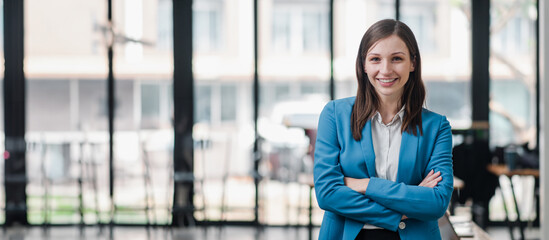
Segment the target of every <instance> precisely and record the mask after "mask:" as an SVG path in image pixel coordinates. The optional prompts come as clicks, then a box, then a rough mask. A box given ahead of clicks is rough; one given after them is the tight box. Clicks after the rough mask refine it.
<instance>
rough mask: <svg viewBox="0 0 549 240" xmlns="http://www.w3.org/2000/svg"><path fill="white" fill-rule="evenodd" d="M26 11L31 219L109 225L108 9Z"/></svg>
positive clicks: (36, 5) (30, 5)
mask: <svg viewBox="0 0 549 240" xmlns="http://www.w3.org/2000/svg"><path fill="white" fill-rule="evenodd" d="M24 6H25V13H24V14H25V16H26V18H25V76H26V79H27V100H26V101H27V107H26V108H27V114H26V116H27V120H26V124H27V126H26V131H27V132H26V136H25V138H26V141H27V143H28V147H27V164H26V165H27V176H28V179H29V182H28V185H27V189H26V190H27V206H28V221H29V223H31V224H41V223H59V224H70V223H78V222H83V223H89V224H91V223H95V222H97V221H98V220H99V219H103V221H104V222H107V221H108V215H109V214H108V211H109V209H110V207H109V201H108V187H107V186H108V182H107V180H106V179H108V168H107V166H108V164H107V163H108V161H107V158H106V156H107V155H106V153H107V148H106V143H107V141H108V139H107V134H106V129H107V127H106V122H107V118H106V98H105V96H106V95H105V89H106V84H105V79H106V76H107V68H106V66H107V58H106V57H105V56H106V46H105V38H104V36H105V35H104V33H105V30H106V17H105V16H106V10H107V9H106V3H105V2H101V1H97V2H96V1H92V2H86V3H82V2H78V3H77V2H74V1H70V0H55V1H47V2H45V1H40V0H27V1H25V4H24ZM66 9H71V11H66ZM67 19H72V20H71V21H67ZM80 180H83V181H82V184H79V181H80ZM79 196H81V197H79ZM79 209H81V210H82V211H79ZM80 212H81V214H80ZM81 216H82V217H81Z"/></svg>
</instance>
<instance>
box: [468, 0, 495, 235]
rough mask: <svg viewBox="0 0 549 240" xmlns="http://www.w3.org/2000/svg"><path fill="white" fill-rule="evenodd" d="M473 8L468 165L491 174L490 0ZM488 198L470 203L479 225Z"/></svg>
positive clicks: (482, 222) (484, 220) (477, 0)
mask: <svg viewBox="0 0 549 240" xmlns="http://www.w3.org/2000/svg"><path fill="white" fill-rule="evenodd" d="M471 10H472V23H471V24H472V25H471V33H472V49H471V50H472V56H473V59H472V74H471V95H472V103H473V104H472V120H473V124H472V126H471V129H472V131H471V132H470V133H472V135H473V139H474V142H473V144H472V146H473V149H474V152H473V153H472V158H471V159H470V160H469V161H471V162H470V163H471V166H474V167H475V168H477V169H478V173H479V175H484V176H491V175H490V174H489V173H488V172H487V170H486V165H487V164H488V163H489V162H490V159H489V157H488V156H489V153H490V149H489V140H490V126H489V118H488V116H489V113H490V108H489V101H490V97H489V96H490V69H489V62H490V0H474V1H471ZM488 203H489V200H488V199H484V198H477V199H476V200H475V202H474V203H473V205H474V206H473V207H474V208H475V209H477V211H475V215H474V216H473V219H474V220H475V222H476V223H478V224H479V225H480V226H481V227H485V226H486V224H487V223H488V221H489V216H488Z"/></svg>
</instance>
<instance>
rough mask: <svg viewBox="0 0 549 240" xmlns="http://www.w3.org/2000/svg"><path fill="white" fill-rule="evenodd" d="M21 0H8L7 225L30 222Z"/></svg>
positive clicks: (5, 33) (5, 75)
mask: <svg viewBox="0 0 549 240" xmlns="http://www.w3.org/2000/svg"><path fill="white" fill-rule="evenodd" d="M23 2H24V1H20V0H5V1H4V58H5V61H4V64H5V69H4V113H5V114H4V131H5V132H4V133H5V151H6V153H5V154H4V157H5V158H6V159H5V161H4V164H5V166H4V184H5V188H4V190H5V196H6V199H5V200H6V221H5V225H7V226H10V225H13V224H14V223H19V224H23V225H27V224H28V221H27V204H26V203H27V194H26V191H25V189H26V184H27V176H26V161H25V159H26V143H25V120H26V119H25V100H26V99H25V75H24V72H23V57H24V56H23V54H24V51H23V47H24V35H23V29H24V17H23V13H24V9H23Z"/></svg>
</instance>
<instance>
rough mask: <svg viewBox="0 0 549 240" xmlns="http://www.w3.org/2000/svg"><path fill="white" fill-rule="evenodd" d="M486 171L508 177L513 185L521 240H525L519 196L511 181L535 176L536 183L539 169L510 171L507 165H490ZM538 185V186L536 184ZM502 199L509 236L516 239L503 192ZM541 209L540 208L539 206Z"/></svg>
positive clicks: (512, 189)
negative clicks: (516, 177)
mask: <svg viewBox="0 0 549 240" xmlns="http://www.w3.org/2000/svg"><path fill="white" fill-rule="evenodd" d="M486 169H487V170H488V172H491V173H492V174H494V175H496V176H498V177H500V176H506V177H508V178H509V182H510V185H511V193H512V195H513V202H514V204H515V211H516V212H517V221H516V223H517V224H518V225H519V229H520V237H521V238H520V239H522V240H524V239H525V237H524V224H523V222H522V221H521V220H520V211H519V207H518V202H517V196H516V195H515V187H514V186H513V181H512V180H511V177H513V176H515V175H516V176H533V177H534V178H535V179H536V182H537V181H538V180H539V169H532V168H521V169H513V170H511V169H509V168H508V167H507V165H505V164H488V166H486ZM536 185H537V184H536ZM501 197H502V200H503V208H504V210H505V221H506V222H507V225H508V227H509V234H510V235H511V239H515V237H514V235H513V225H512V224H511V221H510V220H509V213H508V208H507V206H506V204H505V196H504V195H503V191H501ZM538 209H539V206H538Z"/></svg>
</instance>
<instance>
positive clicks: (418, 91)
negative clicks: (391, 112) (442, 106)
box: [351, 19, 425, 141]
mask: <svg viewBox="0 0 549 240" xmlns="http://www.w3.org/2000/svg"><path fill="white" fill-rule="evenodd" d="M391 35H396V36H398V37H399V38H400V39H402V41H404V43H405V44H406V47H407V48H408V51H409V52H410V57H411V60H412V64H414V71H413V72H410V76H409V79H408V82H406V84H405V85H404V90H403V92H402V96H401V97H400V102H399V107H402V106H406V107H405V114H404V119H403V120H402V128H401V132H404V131H406V132H408V133H412V134H414V135H416V136H417V134H418V130H419V133H420V134H421V135H423V128H422V125H421V111H422V108H423V104H424V103H425V85H424V84H423V80H422V79H421V56H420V54H419V47H418V45H417V41H416V38H415V36H414V33H412V30H410V28H409V27H408V26H406V24H404V23H403V22H401V21H398V20H392V19H385V20H381V21H378V22H376V23H374V25H372V26H371V27H370V28H369V29H368V30H367V31H366V33H364V36H363V37H362V41H361V42H360V47H359V49H358V54H357V57H356V77H357V81H358V90H357V93H356V100H355V104H354V106H353V111H352V113H351V130H352V132H353V138H354V139H355V140H356V141H359V140H360V139H361V138H362V129H363V128H364V126H365V124H366V122H367V121H368V120H369V119H371V118H372V117H373V116H374V115H375V113H376V111H377V110H378V109H379V108H380V99H379V96H378V94H377V92H376V90H375V88H374V86H373V85H372V84H371V83H370V81H369V80H368V75H367V74H366V73H365V72H364V67H365V59H366V54H367V53H368V50H369V49H370V48H371V47H372V46H373V45H374V44H375V43H376V42H378V41H379V40H382V39H385V38H387V37H389V36H391Z"/></svg>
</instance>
